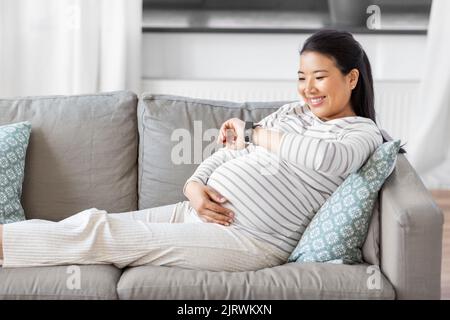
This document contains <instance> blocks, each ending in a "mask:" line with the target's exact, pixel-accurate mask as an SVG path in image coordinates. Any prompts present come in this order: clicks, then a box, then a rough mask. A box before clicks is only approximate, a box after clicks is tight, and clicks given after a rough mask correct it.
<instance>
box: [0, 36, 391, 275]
mask: <svg viewBox="0 0 450 320" xmlns="http://www.w3.org/2000/svg"><path fill="white" fill-rule="evenodd" d="M299 66H300V68H299V70H298V93H299V95H300V97H301V100H300V101H298V102H293V103H289V104H286V105H284V106H282V107H280V108H279V109H278V110H277V111H276V112H274V113H272V114H270V115H269V116H267V117H265V118H264V119H262V120H261V121H259V122H258V123H255V124H254V125H252V123H248V122H244V121H243V120H240V119H237V118H233V119H230V120H228V121H226V122H225V123H223V125H222V126H221V128H220V135H219V137H218V143H226V146H225V147H223V148H221V149H219V150H218V151H217V152H215V153H214V154H213V155H211V156H210V157H208V158H207V159H205V160H204V161H203V162H202V163H201V164H200V165H199V166H198V168H197V170H196V171H195V172H194V174H193V175H192V176H191V177H190V178H189V179H188V180H187V181H186V183H185V185H184V188H183V193H184V195H185V196H186V197H187V199H189V201H181V202H178V203H175V204H171V205H167V206H162V207H156V208H149V209H145V210H140V211H133V212H123V213H107V212H106V211H103V210H98V209H95V208H92V209H88V210H85V211H82V212H79V213H77V214H75V215H73V216H71V217H69V218H67V219H65V220H62V221H59V222H51V221H44V220H27V221H22V222H16V223H11V224H6V225H0V259H3V267H29V266H49V265H63V264H114V265H115V266H117V267H119V268H123V267H125V266H138V265H143V264H153V265H164V266H177V267H183V268H191V269H201V270H213V271H220V270H225V271H243V270H257V269H262V268H265V267H271V266H275V265H279V264H283V263H285V262H286V261H287V258H288V256H289V255H290V253H291V251H292V250H293V249H294V247H295V246H296V245H297V243H298V241H299V239H300V237H301V235H302V233H303V232H304V230H305V228H306V227H307V225H308V224H309V222H310V221H311V219H312V218H313V216H314V214H315V213H316V212H317V210H318V209H319V208H320V207H321V206H322V205H323V204H324V202H325V201H326V200H327V198H328V197H329V196H330V195H331V194H332V193H333V192H334V191H335V190H336V189H337V187H338V186H339V185H340V184H341V183H342V182H343V181H344V179H345V178H346V177H347V176H348V175H349V174H350V173H352V172H355V171H356V170H358V169H359V168H360V167H361V166H362V165H363V164H364V162H365V161H366V160H367V159H368V157H369V156H370V155H371V154H372V153H373V152H374V151H375V149H376V148H377V147H378V146H379V145H380V144H381V143H382V142H383V138H382V135H381V133H380V130H379V129H378V127H377V125H376V123H375V110H374V94H373V81H372V73H371V67H370V63H369V60H368V58H367V55H366V53H365V52H364V50H363V48H362V47H361V45H360V44H359V43H358V42H357V41H356V40H355V39H354V38H353V36H352V35H351V34H350V33H347V32H340V31H335V30H321V31H319V32H317V33H315V34H313V35H312V36H311V37H309V38H308V39H307V40H306V41H305V43H304V45H303V47H302V49H301V50H300V64H299ZM246 125H247V128H245V127H246ZM245 129H247V130H245ZM227 133H231V139H227ZM244 137H247V140H248V141H245V138H244Z"/></svg>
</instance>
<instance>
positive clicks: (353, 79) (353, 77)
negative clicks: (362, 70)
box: [347, 68, 359, 90]
mask: <svg viewBox="0 0 450 320" xmlns="http://www.w3.org/2000/svg"><path fill="white" fill-rule="evenodd" d="M347 76H348V79H349V85H350V89H352V90H353V89H355V88H356V85H357V84H358V78H359V70H358V69H356V68H353V69H352V70H350V72H349V73H348V75H347Z"/></svg>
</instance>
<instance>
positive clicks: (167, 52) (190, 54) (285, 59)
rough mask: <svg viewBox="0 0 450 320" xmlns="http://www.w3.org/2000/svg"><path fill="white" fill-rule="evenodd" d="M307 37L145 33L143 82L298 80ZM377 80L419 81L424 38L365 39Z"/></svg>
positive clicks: (363, 41) (362, 41)
mask: <svg viewBox="0 0 450 320" xmlns="http://www.w3.org/2000/svg"><path fill="white" fill-rule="evenodd" d="M308 36H309V35H308V34H244V33H242V34H241V33H236V34H226V33H145V34H144V35H143V53H142V59H143V78H149V79H192V80H294V81H295V79H296V72H297V68H298V48H299V47H300V46H301V44H302V43H303V42H304V40H305V39H306V38H307V37H308ZM355 38H356V39H357V40H358V41H360V43H361V44H362V46H363V47H364V48H365V50H366V52H367V54H368V56H369V59H370V61H371V64H372V68H373V73H374V78H375V79H376V80H399V81H403V80H408V81H417V80H419V79H420V75H421V70H422V60H423V57H424V52H425V42H426V36H425V35H366V34H357V35H355Z"/></svg>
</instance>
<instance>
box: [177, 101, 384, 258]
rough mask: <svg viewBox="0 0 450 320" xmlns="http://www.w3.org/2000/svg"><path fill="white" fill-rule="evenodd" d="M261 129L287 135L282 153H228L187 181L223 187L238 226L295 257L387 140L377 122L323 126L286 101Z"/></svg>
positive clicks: (257, 149)
mask: <svg viewBox="0 0 450 320" xmlns="http://www.w3.org/2000/svg"><path fill="white" fill-rule="evenodd" d="M257 124H260V125H262V127H264V128H267V129H270V130H277V131H281V132H283V133H284V135H283V136H282V138H281V141H280V144H279V148H278V150H277V151H276V152H270V151H268V150H267V149H265V148H263V147H261V146H256V145H253V144H250V145H248V146H247V147H246V148H245V149H241V150H233V149H229V148H226V147H223V148H220V149H219V150H218V151H216V152H215V153H214V154H212V155H211V156H210V157H208V158H207V159H205V160H204V161H203V162H202V163H201V164H200V165H199V166H198V168H197V169H196V171H195V172H194V174H193V175H192V176H191V177H190V178H189V179H188V180H187V181H186V184H187V183H188V182H189V181H197V182H200V183H203V184H205V185H208V186H210V187H212V188H213V189H215V190H217V191H218V192H219V193H220V194H221V195H223V196H224V197H225V198H226V199H227V200H228V201H227V202H225V203H224V204H223V206H224V207H226V208H229V209H231V210H232V211H233V212H234V214H235V218H234V223H233V224H232V225H231V226H230V228H231V227H232V228H237V229H240V230H241V231H243V232H246V233H248V234H249V235H251V236H254V237H257V238H259V239H262V240H264V241H267V242H269V243H271V244H273V245H274V246H276V247H277V248H279V249H281V250H282V251H284V252H285V253H286V254H290V253H291V252H292V250H293V249H294V248H295V246H296V245H297V243H298V241H299V240H300V237H301V235H302V234H303V232H304V230H305V228H306V227H307V226H308V224H309V222H310V221H311V219H312V218H313V216H314V214H315V213H316V212H317V211H318V209H319V208H320V207H321V206H322V205H323V204H324V202H325V201H326V200H327V198H328V197H330V196H331V194H332V193H333V192H334V191H335V190H336V189H337V187H338V186H339V185H340V184H341V183H342V182H343V181H344V180H345V178H346V177H347V176H348V175H349V174H350V173H352V172H355V171H356V170H358V169H359V168H360V167H361V166H362V165H363V164H364V162H365V161H366V160H367V159H368V157H369V156H370V155H371V154H372V153H373V152H374V151H375V149H376V148H377V147H378V146H379V145H381V143H382V141H383V140H382V136H381V133H380V130H379V129H378V127H377V125H376V124H375V123H374V122H373V121H372V120H371V119H368V118H364V117H358V116H352V117H344V118H339V119H333V120H329V121H322V120H321V119H320V118H318V117H317V116H315V115H314V114H313V113H312V112H311V110H310V109H309V107H308V105H306V104H303V103H301V102H294V103H289V104H285V105H283V106H282V107H280V108H279V109H278V110H277V111H275V112H273V113H272V114H270V115H268V116H267V117H265V118H264V119H262V120H261V121H260V122H258V123H257ZM186 184H185V185H184V188H185V187H186ZM184 188H183V191H184Z"/></svg>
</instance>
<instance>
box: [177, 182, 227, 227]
mask: <svg viewBox="0 0 450 320" xmlns="http://www.w3.org/2000/svg"><path fill="white" fill-rule="evenodd" d="M185 196H186V197H187V198H188V199H189V203H190V205H191V206H192V207H193V208H194V209H195V211H197V213H198V214H199V216H200V218H201V219H202V220H203V221H205V222H213V223H218V224H222V225H225V226H228V225H230V224H231V223H232V222H233V218H234V214H233V212H232V211H231V210H230V209H227V208H225V207H223V206H221V205H220V204H221V203H224V202H226V201H227V200H226V199H225V198H224V197H223V196H222V195H220V194H219V193H218V192H217V191H216V190H214V189H213V188H211V187H210V186H207V185H204V184H201V183H199V182H196V181H191V182H189V183H188V184H187V185H186V189H185Z"/></svg>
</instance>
